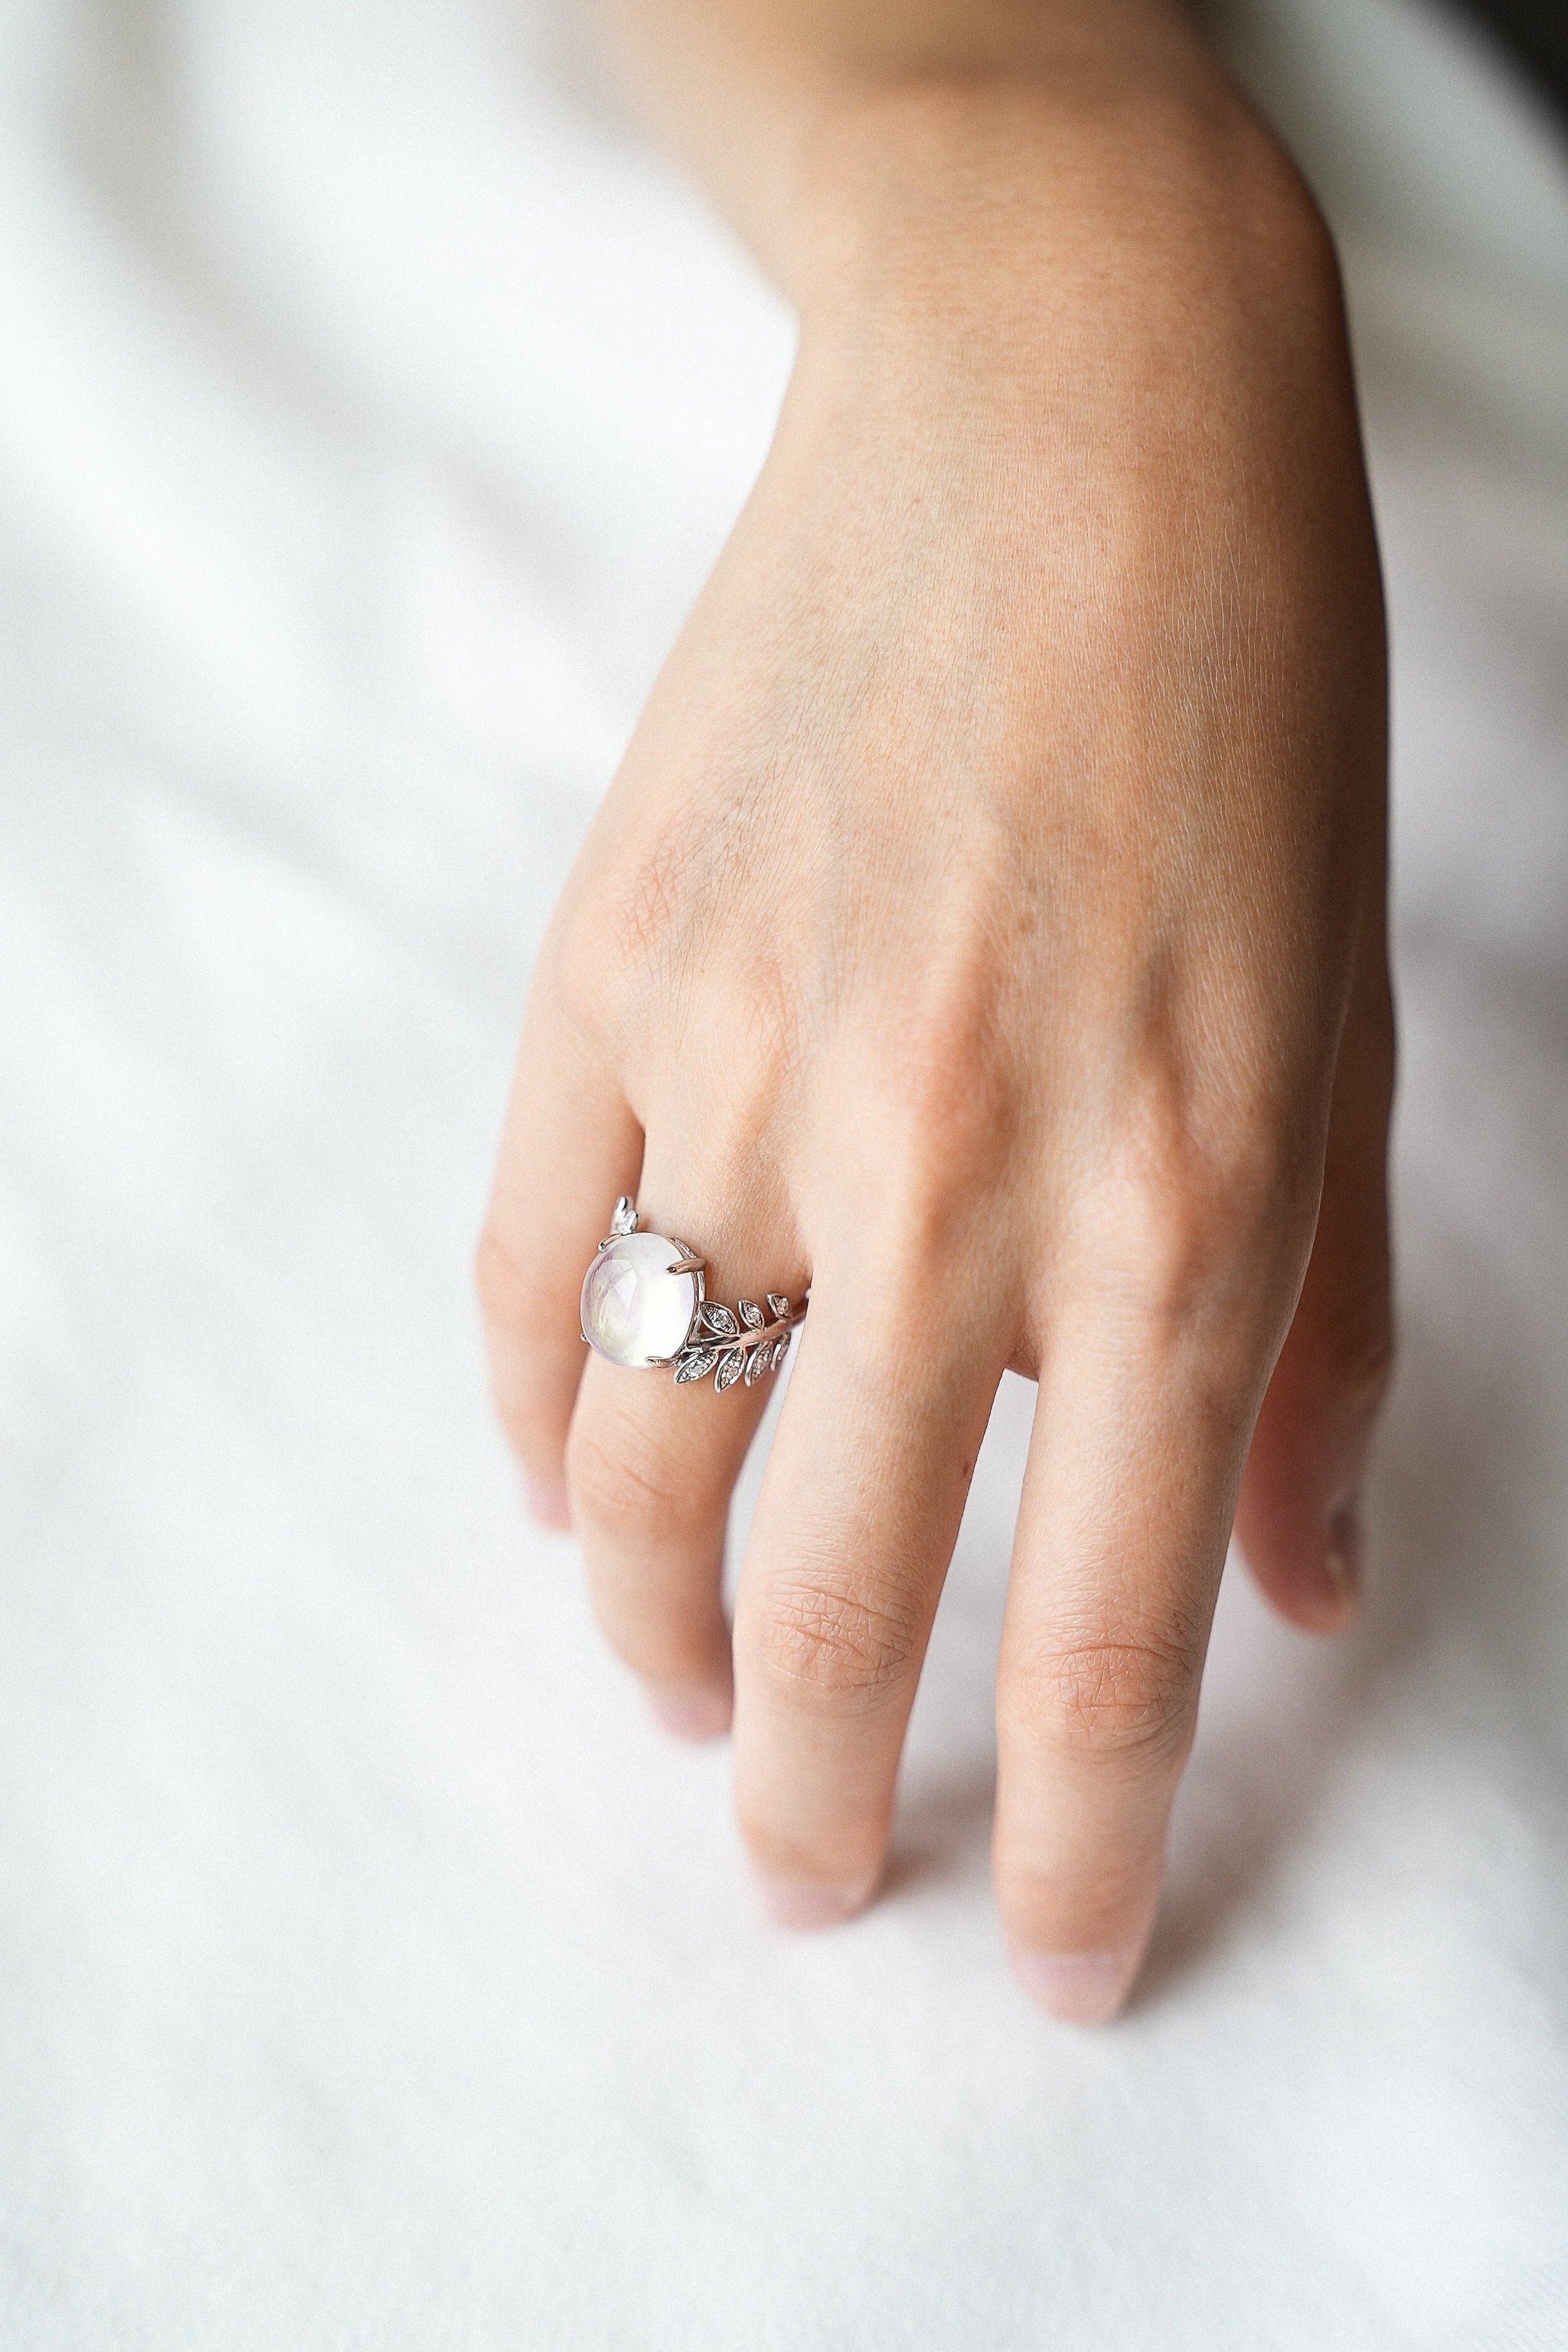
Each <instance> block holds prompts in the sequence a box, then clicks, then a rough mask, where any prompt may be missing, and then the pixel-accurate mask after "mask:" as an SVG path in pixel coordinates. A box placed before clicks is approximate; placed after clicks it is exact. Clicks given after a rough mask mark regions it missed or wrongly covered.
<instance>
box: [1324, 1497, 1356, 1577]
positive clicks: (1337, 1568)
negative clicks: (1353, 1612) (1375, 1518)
mask: <svg viewBox="0 0 1568 2352" xmlns="http://www.w3.org/2000/svg"><path fill="white" fill-rule="evenodd" d="M1361 1558H1362V1528H1361V1497H1360V1496H1359V1495H1352V1496H1349V1497H1347V1499H1346V1500H1345V1501H1344V1502H1342V1504H1341V1505H1340V1506H1339V1508H1338V1509H1337V1510H1336V1511H1335V1512H1334V1513H1333V1516H1332V1517H1331V1519H1330V1521H1329V1540H1328V1544H1327V1547H1326V1549H1325V1550H1324V1552H1323V1566H1324V1568H1325V1569H1326V1570H1327V1571H1328V1575H1329V1578H1330V1580H1331V1583H1332V1585H1333V1588H1334V1590H1335V1591H1336V1592H1337V1593H1339V1594H1340V1595H1341V1597H1342V1599H1343V1600H1346V1601H1353V1600H1355V1599H1356V1597H1357V1596H1358V1594H1359V1593H1360V1591H1361Z"/></svg>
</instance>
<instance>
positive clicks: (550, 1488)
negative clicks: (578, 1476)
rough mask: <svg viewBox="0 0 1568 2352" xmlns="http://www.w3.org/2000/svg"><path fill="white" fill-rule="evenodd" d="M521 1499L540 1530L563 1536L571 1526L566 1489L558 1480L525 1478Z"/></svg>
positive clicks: (570, 1513)
mask: <svg viewBox="0 0 1568 2352" xmlns="http://www.w3.org/2000/svg"><path fill="white" fill-rule="evenodd" d="M522 1492H523V1499H524V1501H525V1502H526V1503H527V1505H528V1507H529V1510H530V1512H531V1514H532V1516H533V1517H534V1518H535V1519H537V1521H538V1522H539V1525H540V1526H541V1527H542V1528H550V1529H551V1531H552V1534H555V1535H565V1534H566V1533H567V1532H568V1531H569V1529H570V1528H571V1525H572V1512H571V1508H570V1506H569V1505H568V1503H567V1500H566V1489H565V1487H564V1486H563V1484H562V1482H561V1480H560V1479H559V1478H525V1479H524V1480H523V1482H522Z"/></svg>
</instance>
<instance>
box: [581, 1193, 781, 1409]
mask: <svg viewBox="0 0 1568 2352" xmlns="http://www.w3.org/2000/svg"><path fill="white" fill-rule="evenodd" d="M707 1268H708V1261H707V1259H706V1258H703V1257H699V1256H698V1255H697V1253H696V1251H695V1250H693V1249H691V1248H690V1247H689V1245H688V1244H686V1243H685V1242H678V1241H671V1240H670V1239H669V1238H668V1235H666V1234H647V1233H638V1231H637V1211H636V1209H634V1208H633V1206H632V1204H631V1202H629V1201H628V1200H626V1198H625V1196H624V1195H623V1197H622V1198H621V1199H620V1200H618V1201H617V1202H616V1213H615V1215H614V1216H613V1217H612V1218H611V1219H610V1230H609V1234H608V1236H607V1238H606V1239H605V1240H604V1241H602V1242H601V1243H600V1244H599V1248H598V1252H597V1255H595V1259H594V1262H593V1264H592V1265H590V1266H589V1268H588V1271H587V1273H586V1274H585V1275H584V1276H583V1337H584V1339H586V1341H587V1342H588V1345H589V1347H590V1348H592V1349H593V1350H594V1352H595V1355H599V1356H603V1357H604V1358H605V1360H606V1361H607V1362H609V1363H612V1364H625V1365H626V1367H627V1368H628V1369H629V1370H633V1371H650V1370H659V1371H667V1370H668V1369H669V1367H670V1366H671V1365H673V1366H674V1367H675V1377H676V1380H677V1381H678V1382H681V1383H684V1382H685V1381H700V1380H702V1379H703V1378H705V1376H706V1375H707V1374H708V1373H709V1372H711V1373H712V1375H713V1385H714V1387H715V1388H716V1389H728V1388H733V1386H734V1384H735V1382H736V1381H739V1380H743V1381H745V1383H746V1386H747V1387H748V1388H750V1387H751V1385H752V1381H758V1380H760V1379H761V1378H762V1376H763V1373H764V1372H771V1371H773V1370H776V1368H777V1367H778V1366H779V1365H780V1364H782V1363H783V1361H784V1358H785V1356H786V1355H787V1354H788V1353H789V1343H790V1341H791V1339H793V1338H794V1336H795V1325H796V1324H797V1323H798V1322H800V1321H801V1319H802V1318H803V1317H804V1316H805V1309H806V1305H807V1299H803V1300H802V1301H801V1303H800V1305H799V1306H798V1307H792V1306H791V1305H790V1302H789V1300H788V1299H787V1298H786V1297H784V1294H783V1292H782V1291H778V1290H770V1291H769V1293H768V1298H767V1305H766V1307H759V1306H758V1304H757V1302H756V1300H755V1299H754V1298H742V1300H741V1301H740V1302H739V1304H738V1305H737V1306H736V1307H721V1306H720V1305H719V1304H718V1302H717V1300H715V1299H711V1298H709V1297H705V1296H704V1295H703V1287H702V1277H703V1276H704V1274H705V1273H706V1272H707ZM808 1297H809V1294H808Z"/></svg>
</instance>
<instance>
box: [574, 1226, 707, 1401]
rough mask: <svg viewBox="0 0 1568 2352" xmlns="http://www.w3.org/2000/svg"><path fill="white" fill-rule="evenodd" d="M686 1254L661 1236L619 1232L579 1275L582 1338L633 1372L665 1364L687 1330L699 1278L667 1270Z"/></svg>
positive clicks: (600, 1353) (676, 1349)
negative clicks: (581, 1275) (581, 1277)
mask: <svg viewBox="0 0 1568 2352" xmlns="http://www.w3.org/2000/svg"><path fill="white" fill-rule="evenodd" d="M682 1255H684V1253H683V1252H682V1251H681V1249H680V1248H679V1245H678V1244H676V1243H675V1242H672V1241H667V1240H666V1239H665V1236H664V1235H663V1234H621V1235H620V1236H619V1237H618V1238H617V1239H616V1240H615V1241H612V1242H608V1243H606V1244H605V1247H604V1248H603V1249H602V1250H601V1251H600V1252H599V1255H598V1256H597V1257H596V1258H595V1260H594V1263H593V1265H591V1266H590V1267H589V1268H588V1271H587V1273H586V1274H585V1275H584V1277H583V1337H584V1339H586V1340H587V1342H588V1344H589V1346H590V1347H591V1348H593V1349H595V1352H596V1353H597V1354H599V1355H601V1356H606V1357H608V1359H609V1360H610V1362H611V1363H612V1364H625V1365H626V1366H627V1367H629V1369H630V1370H633V1371H646V1370H647V1368H648V1367H649V1365H651V1364H657V1363H660V1362H664V1363H668V1360H669V1359H670V1357H671V1356H673V1355H675V1354H676V1352H677V1351H678V1349H679V1347H680V1344H681V1342H682V1341H683V1340H684V1339H685V1337H686V1335H687V1333H688V1331H689V1329H690V1328H691V1318H692V1316H693V1315H694V1314H695V1312H696V1310H697V1276H695V1275H694V1274H671V1272H670V1270H669V1269H670V1267H671V1266H672V1265H675V1264H676V1263H677V1261H678V1260H679V1258H680V1257H681V1256H682Z"/></svg>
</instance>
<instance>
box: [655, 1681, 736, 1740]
mask: <svg viewBox="0 0 1568 2352" xmlns="http://www.w3.org/2000/svg"><path fill="white" fill-rule="evenodd" d="M647 1703H648V1705H649V1706H650V1707H652V1709H653V1713H654V1719H655V1721H656V1722H657V1723H658V1725H659V1727H660V1728H661V1729H662V1730H665V1731H668V1733H669V1735H670V1738H672V1739H717V1738H719V1737H720V1734H721V1732H725V1731H728V1730H729V1728H730V1694H729V1692H728V1691H727V1690H721V1691H720V1690H709V1689H706V1688H703V1687H701V1686H700V1685H699V1686H696V1687H693V1688H692V1689H690V1690H658V1691H649V1693H648V1695H647Z"/></svg>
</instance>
